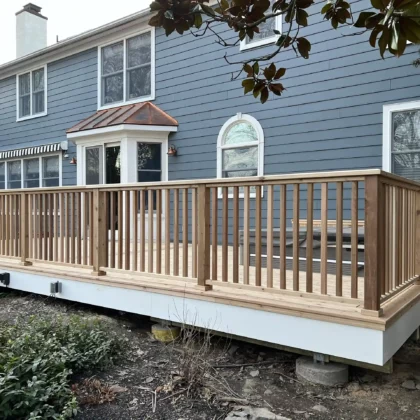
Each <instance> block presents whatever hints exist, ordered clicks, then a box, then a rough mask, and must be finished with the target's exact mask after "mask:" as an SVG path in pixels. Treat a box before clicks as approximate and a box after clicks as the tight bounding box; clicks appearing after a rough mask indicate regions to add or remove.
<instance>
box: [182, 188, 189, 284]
mask: <svg viewBox="0 0 420 420" xmlns="http://www.w3.org/2000/svg"><path fill="white" fill-rule="evenodd" d="M182 275H183V277H188V188H184V189H183V192H182Z"/></svg>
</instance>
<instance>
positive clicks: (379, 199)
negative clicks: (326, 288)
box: [362, 175, 385, 316]
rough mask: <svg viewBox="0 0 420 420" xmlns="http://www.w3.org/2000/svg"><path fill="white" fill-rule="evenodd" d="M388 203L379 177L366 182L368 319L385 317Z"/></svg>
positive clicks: (367, 179) (365, 307) (370, 178)
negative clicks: (386, 213)
mask: <svg viewBox="0 0 420 420" xmlns="http://www.w3.org/2000/svg"><path fill="white" fill-rule="evenodd" d="M384 212H385V202H384V186H383V184H382V181H381V178H380V176H379V175H368V176H366V179H365V288H364V289H365V296H364V311H363V310H362V313H364V314H366V315H373V316H381V307H380V306H381V305H380V299H381V285H382V284H383V283H384V282H385V271H384V267H385V261H384V260H385V244H384V240H385V238H384V232H385V213H384Z"/></svg>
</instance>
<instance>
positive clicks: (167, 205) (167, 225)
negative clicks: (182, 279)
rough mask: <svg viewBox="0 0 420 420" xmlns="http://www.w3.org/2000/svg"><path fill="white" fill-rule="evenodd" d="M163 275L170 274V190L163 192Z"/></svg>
mask: <svg viewBox="0 0 420 420" xmlns="http://www.w3.org/2000/svg"><path fill="white" fill-rule="evenodd" d="M165 274H166V275H168V276H169V275H170V274H171V190H169V189H167V190H165Z"/></svg>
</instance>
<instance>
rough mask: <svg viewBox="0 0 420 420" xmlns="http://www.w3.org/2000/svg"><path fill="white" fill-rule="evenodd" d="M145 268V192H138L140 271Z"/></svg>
mask: <svg viewBox="0 0 420 420" xmlns="http://www.w3.org/2000/svg"><path fill="white" fill-rule="evenodd" d="M145 267H146V198H145V191H144V190H140V271H142V272H144V271H145Z"/></svg>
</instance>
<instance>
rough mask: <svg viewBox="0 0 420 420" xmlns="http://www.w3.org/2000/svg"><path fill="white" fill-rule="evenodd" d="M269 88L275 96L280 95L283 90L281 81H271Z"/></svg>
mask: <svg viewBox="0 0 420 420" xmlns="http://www.w3.org/2000/svg"><path fill="white" fill-rule="evenodd" d="M269 89H270V90H271V92H273V93H274V95H277V96H281V93H282V92H283V91H284V90H285V89H284V86H283V85H282V84H281V83H272V84H270V86H269Z"/></svg>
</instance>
